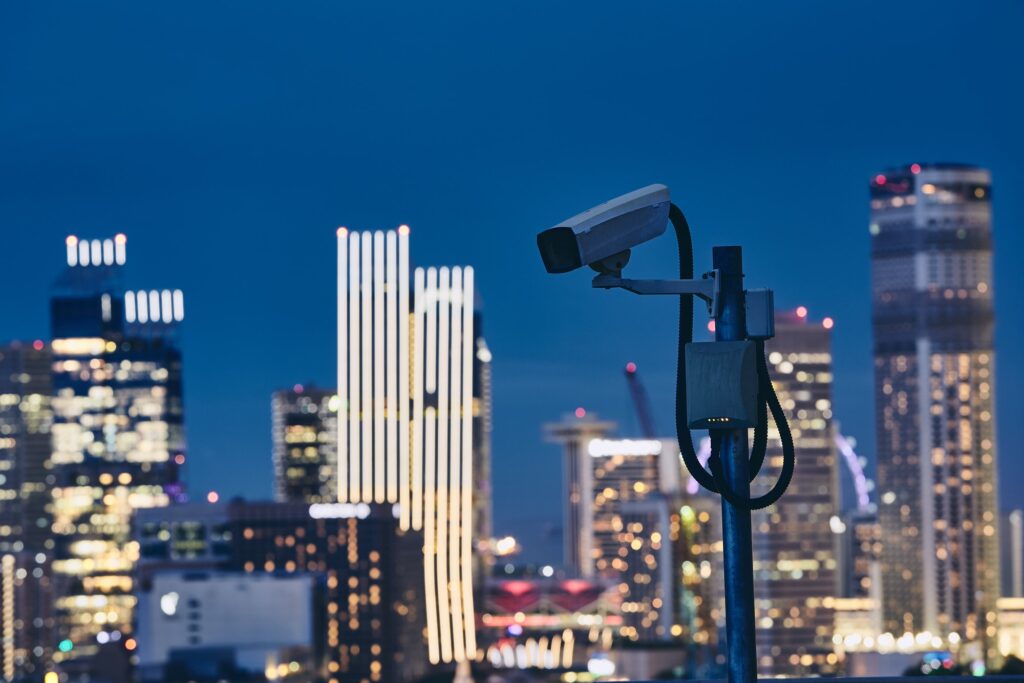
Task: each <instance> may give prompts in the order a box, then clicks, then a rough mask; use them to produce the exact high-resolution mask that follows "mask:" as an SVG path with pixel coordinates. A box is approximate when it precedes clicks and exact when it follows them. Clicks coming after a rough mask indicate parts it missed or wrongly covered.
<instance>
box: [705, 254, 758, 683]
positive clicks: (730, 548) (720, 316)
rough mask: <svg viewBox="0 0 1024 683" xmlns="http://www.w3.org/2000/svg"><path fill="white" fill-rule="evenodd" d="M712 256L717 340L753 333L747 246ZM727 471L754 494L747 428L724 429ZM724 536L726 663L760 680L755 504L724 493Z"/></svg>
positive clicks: (745, 678) (737, 681) (738, 486)
mask: <svg viewBox="0 0 1024 683" xmlns="http://www.w3.org/2000/svg"><path fill="white" fill-rule="evenodd" d="M712 261H713V263H714V268H715V269H716V270H717V271H718V280H719V288H720V289H719V297H718V302H719V303H718V311H716V316H715V341H739V340H743V339H746V338H747V321H746V311H745V308H744V301H743V251H742V249H740V247H715V248H714V249H713V254H712ZM722 431H723V433H722V439H721V449H720V451H719V455H720V458H721V461H722V475H723V477H724V479H725V484H726V485H727V486H728V487H729V488H730V489H732V490H733V491H734V492H735V493H736V495H738V496H741V497H744V498H749V497H750V476H749V469H748V458H749V447H748V444H747V430H746V429H730V430H722ZM722 541H723V554H724V564H725V632H726V656H727V657H728V660H727V663H726V667H727V671H728V674H729V681H730V683H754V682H755V681H756V680H757V652H756V649H755V645H754V555H753V550H752V547H751V532H750V510H747V509H745V508H738V507H735V506H733V505H732V503H730V502H729V501H727V500H726V499H725V498H722Z"/></svg>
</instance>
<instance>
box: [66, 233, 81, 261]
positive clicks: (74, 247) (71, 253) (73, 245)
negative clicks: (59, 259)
mask: <svg viewBox="0 0 1024 683" xmlns="http://www.w3.org/2000/svg"><path fill="white" fill-rule="evenodd" d="M64 244H65V246H66V247H67V252H68V265H69V266H77V265H78V238H77V237H75V236H74V235H68V237H67V239H65V240H64Z"/></svg>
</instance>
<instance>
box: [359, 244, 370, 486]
mask: <svg viewBox="0 0 1024 683" xmlns="http://www.w3.org/2000/svg"><path fill="white" fill-rule="evenodd" d="M362 237H363V245H362V249H363V253H362V272H361V273H360V275H361V278H360V281H361V287H362V291H361V294H362V320H361V322H360V331H361V332H362V344H361V346H360V350H359V351H360V356H361V357H362V375H363V377H362V391H363V396H362V401H361V405H362V409H363V415H362V418H363V419H362V430H361V432H360V435H359V436H360V439H359V440H360V442H361V450H362V460H363V464H362V474H363V477H362V487H361V490H362V497H361V498H360V500H361V501H362V502H364V503H368V502H370V501H372V500H373V439H372V438H371V437H372V432H371V430H372V429H373V393H372V391H373V376H372V373H373V309H372V308H371V306H372V305H373V300H372V295H373V281H372V280H371V279H370V278H371V277H372V276H373V261H372V256H373V235H372V234H371V233H369V232H364V233H363V235H362Z"/></svg>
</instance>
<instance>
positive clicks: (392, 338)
mask: <svg viewBox="0 0 1024 683" xmlns="http://www.w3.org/2000/svg"><path fill="white" fill-rule="evenodd" d="M386 240H387V263H386V264H385V265H386V269H387V274H386V279H385V292H384V295H385V297H386V306H385V308H386V310H387V315H386V317H385V322H386V323H387V325H386V327H387V342H388V343H387V349H388V353H387V358H386V359H385V360H386V363H387V368H386V371H385V374H386V376H387V382H388V386H387V391H386V392H385V397H386V401H387V413H386V415H385V417H386V418H387V441H386V443H387V460H388V462H387V501H388V502H389V503H395V502H398V315H397V314H398V309H397V304H398V291H397V290H398V282H397V280H398V277H397V276H398V253H397V249H398V240H397V235H395V231H394V230H389V231H388V234H387V238H386ZM406 410H408V407H406ZM406 486H408V484H406Z"/></svg>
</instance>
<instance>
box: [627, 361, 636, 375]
mask: <svg viewBox="0 0 1024 683" xmlns="http://www.w3.org/2000/svg"><path fill="white" fill-rule="evenodd" d="M626 372H628V373H629V374H631V375H632V374H633V373H634V372H636V363H634V362H632V361H630V362H629V363H626Z"/></svg>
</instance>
